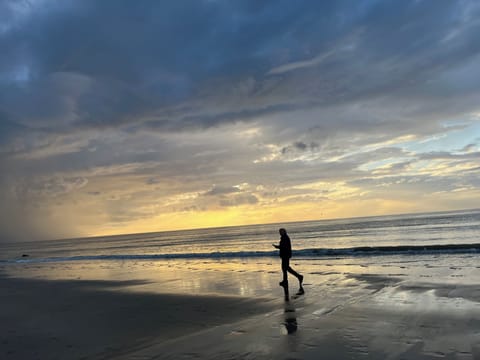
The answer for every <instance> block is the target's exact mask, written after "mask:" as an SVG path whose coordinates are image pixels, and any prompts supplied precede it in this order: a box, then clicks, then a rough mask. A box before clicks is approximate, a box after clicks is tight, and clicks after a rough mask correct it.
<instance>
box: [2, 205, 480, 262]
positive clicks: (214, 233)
mask: <svg viewBox="0 0 480 360" xmlns="http://www.w3.org/2000/svg"><path fill="white" fill-rule="evenodd" d="M280 227H284V228H286V229H287V231H288V233H289V235H290V237H291V239H292V245H293V249H294V253H293V257H294V258H299V259H300V258H309V259H316V258H318V259H322V258H327V257H358V256H369V257H371V256H382V255H383V256H385V255H395V254H401V255H405V256H415V255H422V254H423V255H424V254H449V253H472V254H475V253H477V252H480V241H479V235H480V210H464V211H455V212H437V213H423V214H407V215H395V216H378V217H364V218H352V219H338V220H321V221H306V222H292V223H282V224H265V225H249V226H235V227H223V228H209V229H197V230H182V231H170V232H157V233H145V234H129V235H117V236H106V237H92V238H82V239H66V240H50V241H36V242H23V243H10V244H2V245H0V263H1V264H3V265H8V264H13V263H15V264H22V263H23V264H28V263H45V262H81V261H95V260H101V261H128V260H150V261H154V260H158V261H161V260H165V259H210V260H215V259H217V260H222V259H248V258H269V257H275V256H277V251H276V250H275V249H274V248H273V247H272V243H278V241H279V236H278V229H279V228H280Z"/></svg>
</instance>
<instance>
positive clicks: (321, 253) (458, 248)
mask: <svg viewBox="0 0 480 360" xmlns="http://www.w3.org/2000/svg"><path fill="white" fill-rule="evenodd" d="M470 253H471V254H476V253H480V243H476V244H448V245H398V246H359V247H352V248H314V249H300V250H296V251H294V257H295V258H322V257H347V258H348V257H357V256H385V255H429V254H470ZM276 256H278V253H277V251H230V252H209V253H171V254H111V255H78V256H67V257H48V258H35V257H33V256H32V257H30V256H29V257H22V258H19V259H10V260H1V261H0V263H17V264H18V263H48V262H70V261H96V260H103V261H124V260H168V259H234V258H258V257H276Z"/></svg>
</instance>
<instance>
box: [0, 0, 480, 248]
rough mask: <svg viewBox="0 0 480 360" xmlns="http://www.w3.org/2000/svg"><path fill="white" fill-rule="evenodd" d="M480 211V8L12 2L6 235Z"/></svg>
mask: <svg viewBox="0 0 480 360" xmlns="http://www.w3.org/2000/svg"><path fill="white" fill-rule="evenodd" d="M479 200H480V2H478V1H475V0H471V1H470V0H459V1H450V0H429V1H428V0H426V1H421V0H416V1H409V0H398V1H379V0H376V1H358V0H351V1H342V0H334V1H313V0H312V1H299V0H295V1H291V0H271V1H270V0H251V1H250V0H231V1H230V0H177V1H157V0H142V1H121V0H102V1H98V0H76V1H71V0H56V1H55V0H0V241H12V240H34V239H49V238H63V237H81V236H93V235H105V234H120V233H132V232H135V233H137V232H147V231H162V230H171V229H185V228H199V227H211V226H230V225H241V224H257V223H271V222H286V221H296V220H314V219H331V218H341V217H352V216H368V215H383V214H395V213H408V212H422V211H440V210H454V209H466V208H478V207H480V205H479V204H480V201H479Z"/></svg>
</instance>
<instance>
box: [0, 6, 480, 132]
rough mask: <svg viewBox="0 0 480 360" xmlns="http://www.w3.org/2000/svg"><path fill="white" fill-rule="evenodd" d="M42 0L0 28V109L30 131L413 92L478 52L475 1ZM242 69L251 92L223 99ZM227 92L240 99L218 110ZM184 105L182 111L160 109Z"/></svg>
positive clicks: (220, 117)
mask: <svg viewBox="0 0 480 360" xmlns="http://www.w3.org/2000/svg"><path fill="white" fill-rule="evenodd" d="M9 3H10V2H7V3H3V7H6V8H10V12H12V11H13V10H11V8H12V7H11V6H8V4H9ZM5 4H7V5H5ZM10 4H11V3H10ZM32 4H33V5H31V6H34V5H35V2H32ZM52 4H55V6H54V5H52ZM52 4H51V5H50V6H42V7H40V8H38V9H33V10H31V12H30V14H29V15H28V14H27V15H25V17H27V20H28V21H26V20H24V21H19V23H18V24H15V23H14V24H11V25H10V26H9V28H8V30H7V31H5V32H4V33H1V35H0V46H1V48H2V50H3V51H2V52H3V53H4V54H5V56H2V58H3V60H1V62H0V74H1V75H0V76H1V77H2V78H3V79H10V80H11V81H6V80H4V81H3V82H0V84H2V85H1V86H2V87H1V88H0V94H1V96H0V101H2V102H3V103H4V104H3V106H2V107H5V109H3V111H6V112H7V113H8V114H9V115H10V116H11V117H12V118H14V119H20V120H21V119H26V120H24V121H28V122H29V123H30V124H32V123H35V124H36V125H37V126H38V124H43V125H45V126H53V125H55V126H56V125H58V123H61V124H63V125H65V123H66V122H67V123H69V124H70V123H74V125H76V126H79V125H80V126H85V125H88V126H94V127H105V126H118V125H122V124H126V123H127V124H128V123H133V122H136V121H139V120H140V119H143V120H147V121H151V122H152V126H153V125H156V126H157V127H159V128H161V129H175V128H177V127H179V128H185V127H191V126H198V127H202V126H212V125H215V124H219V123H223V122H230V121H237V120H248V119H249V118H251V117H255V116H259V115H263V114H266V113H270V112H279V111H280V112H281V111H291V110H293V109H296V108H299V107H302V106H303V107H304V106H316V105H322V104H332V103H338V102H340V103H342V102H348V101H353V100H358V99H362V98H365V97H367V98H368V97H371V96H376V95H379V94H382V93H385V92H386V91H394V92H396V93H398V94H403V95H404V96H407V95H408V92H410V91H411V89H412V88H413V87H415V89H416V91H417V92H420V93H421V94H422V93H423V92H424V90H422V89H424V88H425V86H428V85H425V83H424V82H425V81H426V80H427V79H430V80H431V78H432V77H433V78H435V77H436V76H437V75H436V74H438V73H439V72H442V71H444V70H445V69H449V68H451V67H455V66H457V65H459V64H460V63H463V62H465V61H466V60H467V59H469V58H471V57H472V56H474V55H476V54H478V51H479V48H480V41H478V33H479V31H478V30H479V25H478V23H475V22H474V21H473V20H472V21H470V20H471V19H474V18H475V17H476V16H478V7H475V6H474V3H472V2H468V1H466V2H451V1H435V2H432V1H421V2H418V1H402V2H399V1H383V2H376V1H369V2H357V1H328V2H327V1H322V2H313V1H297V2H294V3H292V2H290V1H233V2H221V1H196V0H195V1H182V2H158V1H142V2H127V1H100V2H99V1H81V2H67V1H65V2H54V3H52ZM17 12H18V7H17ZM332 49H333V50H332ZM324 53H327V55H328V56H325V55H322V54H324ZM319 54H320V55H319ZM312 59H313V60H312ZM315 59H317V60H315ZM288 64H290V65H288ZM274 69H277V70H276V71H272V70H274ZM269 72H272V73H273V75H267V74H268V73H269ZM247 77H251V78H253V79H254V81H255V84H254V86H252V87H251V88H249V89H248V90H247V91H246V92H244V93H242V94H239V93H232V88H233V87H234V86H233V84H235V82H242V81H243V80H244V79H246V78H247ZM19 78H21V80H19ZM12 79H17V81H13V80H12ZM12 81H13V85H12ZM272 81H273V83H274V84H275V85H274V86H273V87H271V88H270V87H269V85H268V84H270V83H272ZM19 82H20V83H21V85H19ZM412 84H415V86H413V85H412ZM441 85H442V84H440V86H439V88H440V89H441V88H442V86H441ZM477 89H478V88H476V89H474V90H477ZM469 91H472V89H470V90H469ZM232 98H234V99H235V100H236V102H237V104H238V105H237V106H234V105H232V106H229V107H228V110H225V111H221V107H222V102H223V101H224V100H225V101H228V99H229V101H230V102H231V101H232ZM192 100H195V101H197V102H198V107H197V109H196V110H195V112H194V113H191V112H189V111H184V112H182V111H181V112H180V113H177V114H176V115H174V116H169V115H168V112H167V114H164V115H162V112H164V111H165V109H167V108H168V107H169V106H172V105H174V104H180V103H188V102H191V101H192ZM20 104H22V105H20ZM25 105H27V106H25ZM216 105H218V107H219V108H220V111H212V108H214V107H215V106H216ZM33 109H35V110H33ZM45 118H48V119H49V122H47V123H45V121H42V119H45Z"/></svg>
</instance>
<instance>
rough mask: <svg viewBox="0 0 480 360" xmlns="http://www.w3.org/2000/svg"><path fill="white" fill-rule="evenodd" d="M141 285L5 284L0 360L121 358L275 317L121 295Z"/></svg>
mask: <svg viewBox="0 0 480 360" xmlns="http://www.w3.org/2000/svg"><path fill="white" fill-rule="evenodd" d="M141 285H142V282H141V281H82V280H77V281H75V280H65V281H62V280H38V279H16V278H6V277H2V278H0V288H1V292H0V304H1V305H0V344H1V347H0V349H1V350H0V358H1V359H9V360H10V359H12V360H13V359H29V360H31V359H103V358H117V357H118V356H119V355H120V354H123V353H125V352H128V353H130V352H132V351H135V349H137V348H142V347H144V346H146V345H148V344H151V343H152V342H153V341H154V342H155V343H157V342H164V341H165V340H168V339H174V338H178V337H180V336H185V335H187V334H190V333H194V332H198V331H201V330H204V329H208V328H211V327H215V326H218V325H221V324H225V323H230V322H235V321H238V320H240V319H242V318H245V317H249V316H252V315H254V314H258V313H263V312H265V311H268V309H270V306H268V305H267V303H268V301H269V299H264V298H260V299H249V298H242V297H238V296H218V295H212V296H207V295H201V296H194V295H190V296H189V295H184V294H158V293H142V292H129V291H122V289H124V288H128V287H132V286H133V287H135V286H141Z"/></svg>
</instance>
